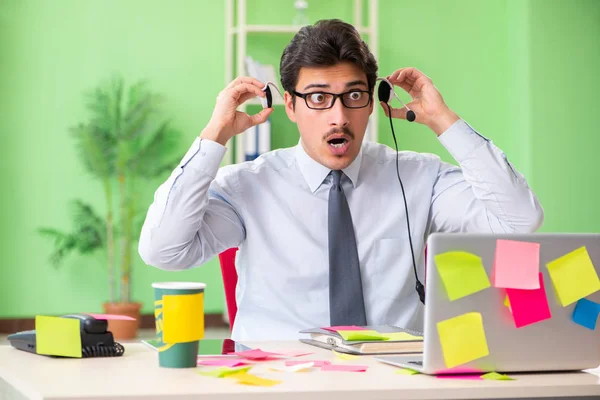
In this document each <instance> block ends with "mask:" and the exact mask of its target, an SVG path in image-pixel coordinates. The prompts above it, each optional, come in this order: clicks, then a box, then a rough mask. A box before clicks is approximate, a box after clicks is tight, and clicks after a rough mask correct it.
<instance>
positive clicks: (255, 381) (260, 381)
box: [231, 373, 281, 386]
mask: <svg viewBox="0 0 600 400" xmlns="http://www.w3.org/2000/svg"><path fill="white" fill-rule="evenodd" d="M231 378H233V379H235V380H236V381H237V383H240V384H242V385H251V386H275V385H278V384H280V383H281V381H276V380H273V379H265V378H260V377H258V376H256V375H252V374H248V373H241V374H235V375H232V376H231Z"/></svg>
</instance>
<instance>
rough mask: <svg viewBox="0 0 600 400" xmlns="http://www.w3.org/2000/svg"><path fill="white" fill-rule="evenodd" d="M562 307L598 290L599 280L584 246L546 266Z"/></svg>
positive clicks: (599, 287)
mask: <svg viewBox="0 0 600 400" xmlns="http://www.w3.org/2000/svg"><path fill="white" fill-rule="evenodd" d="M546 267H547V268H548V272H549V273H550V278H551V279H552V284H553V285H554V290H555V291H556V295H557V296H558V300H559V301H560V304H561V305H562V306H563V307H566V306H568V305H569V304H572V303H574V302H576V301H577V300H579V299H582V298H584V297H586V296H589V295H590V294H592V293H594V292H596V291H598V290H600V280H599V279H598V274H597V273H596V270H595V269H594V264H592V260H591V259H590V255H589V254H588V252H587V249H586V248H585V246H583V247H580V248H578V249H576V250H573V251H572V252H570V253H567V254H565V255H564V256H562V257H560V258H557V259H556V260H554V261H551V262H549V263H548V264H546Z"/></svg>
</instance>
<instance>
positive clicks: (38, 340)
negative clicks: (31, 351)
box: [35, 315, 81, 358]
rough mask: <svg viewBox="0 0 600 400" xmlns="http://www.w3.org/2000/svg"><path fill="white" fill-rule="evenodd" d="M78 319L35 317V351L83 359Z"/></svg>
mask: <svg viewBox="0 0 600 400" xmlns="http://www.w3.org/2000/svg"><path fill="white" fill-rule="evenodd" d="M79 326H80V322H79V320H78V319H76V318H63V317H47V316H43V315H37V316H36V317H35V350H36V352H37V353H38V354H45V355H49V356H63V357H78V358H81V329H80V327H79Z"/></svg>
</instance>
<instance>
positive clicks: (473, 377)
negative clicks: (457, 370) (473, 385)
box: [437, 374, 482, 381]
mask: <svg viewBox="0 0 600 400" xmlns="http://www.w3.org/2000/svg"><path fill="white" fill-rule="evenodd" d="M437 377H438V378H439V379H463V380H469V381H480V380H481V379H482V378H481V376H479V375H463V374H456V375H450V374H447V375H437Z"/></svg>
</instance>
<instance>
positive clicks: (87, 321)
mask: <svg viewBox="0 0 600 400" xmlns="http://www.w3.org/2000/svg"><path fill="white" fill-rule="evenodd" d="M62 318H74V319H78V320H79V322H80V324H79V326H80V332H81V356H82V357H84V358H87V357H118V356H122V355H123V353H124V352H125V348H124V347H123V346H122V345H121V344H120V343H117V342H115V340H114V338H113V334H112V332H110V331H108V330H107V328H108V321H106V320H104V319H96V318H94V317H92V316H91V315H87V314H69V315H63V316H62ZM7 339H8V340H9V342H10V344H11V345H12V346H13V347H15V348H17V349H19V350H24V351H28V352H30V353H36V354H37V351H36V349H35V330H32V331H23V332H17V333H15V334H12V335H10V336H8V338H7Z"/></svg>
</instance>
